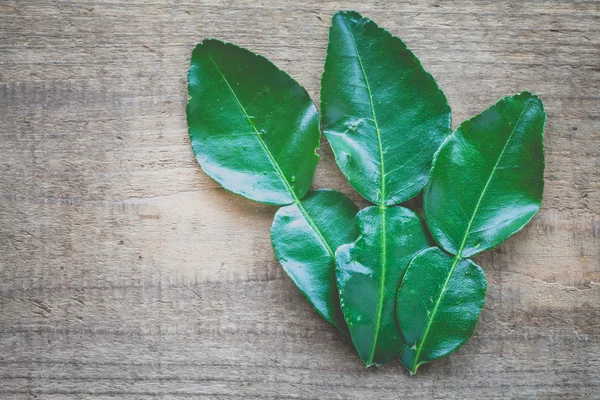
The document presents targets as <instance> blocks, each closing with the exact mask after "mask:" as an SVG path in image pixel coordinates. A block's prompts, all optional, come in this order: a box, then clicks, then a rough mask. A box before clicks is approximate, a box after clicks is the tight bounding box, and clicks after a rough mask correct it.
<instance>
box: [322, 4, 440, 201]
mask: <svg viewBox="0 0 600 400" xmlns="http://www.w3.org/2000/svg"><path fill="white" fill-rule="evenodd" d="M321 86H322V89H321V112H322V114H323V115H322V124H323V130H324V133H325V135H326V136H327V139H328V140H329V143H330V144H331V147H332V149H333V152H334V154H335V159H336V162H337V164H338V166H339V167H340V169H341V170H342V172H343V173H344V175H345V176H346V178H348V180H349V181H350V184H351V185H352V186H353V187H354V188H355V189H356V191H357V192H358V193H360V194H361V195H362V196H363V197H364V198H366V199H367V200H369V201H370V202H372V203H375V204H379V205H387V206H391V205H394V204H398V203H400V202H402V201H405V200H408V199H410V198H411V197H414V196H416V195H417V194H418V193H419V192H420V191H421V190H422V189H423V187H424V186H425V183H426V182H427V177H428V174H429V170H430V169H431V161H432V158H433V154H434V153H435V151H436V150H437V149H438V147H439V145H440V143H442V141H443V140H444V138H445V137H447V136H448V135H449V134H450V132H451V130H450V107H449V106H448V103H447V101H446V97H445V96H444V94H443V93H442V91H441V90H440V89H439V88H438V86H437V84H436V82H435V80H434V79H433V77H432V76H431V75H429V74H428V73H427V72H425V70H424V69H423V67H422V66H421V64H420V63H419V60H418V59H417V58H416V57H415V56H414V54H413V53H412V52H411V51H410V50H408V49H407V47H406V45H405V44H404V43H403V42H402V41H401V40H400V39H399V38H397V37H394V36H392V35H391V34H390V33H389V32H388V31H386V30H384V29H382V28H379V27H378V26H377V25H376V24H375V23H374V22H373V21H371V20H369V19H367V18H363V17H361V16H360V14H358V13H356V12H353V11H347V12H339V13H337V14H335V15H334V17H333V21H332V25H331V28H330V30H329V45H328V47H327V58H326V60H325V72H324V73H323V79H322V81H321Z"/></svg>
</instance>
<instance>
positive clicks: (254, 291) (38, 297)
mask: <svg viewBox="0 0 600 400" xmlns="http://www.w3.org/2000/svg"><path fill="white" fill-rule="evenodd" d="M340 7H345V8H352V9H357V10H358V11H361V12H363V13H364V14H365V15H367V16H369V17H371V18H373V19H375V20H377V22H378V23H379V24H381V25H382V26H384V27H386V28H388V29H389V30H391V31H392V32H393V33H394V34H396V35H399V36H400V37H402V38H403V39H404V40H405V41H406V43H407V44H408V45H409V46H410V47H411V48H412V49H413V50H414V52H415V53H416V54H417V56H418V57H419V58H420V59H421V60H422V61H423V64H424V66H425V67H426V69H428V70H429V71H430V72H431V73H433V74H434V76H435V77H436V79H437V80H438V82H439V84H440V86H441V87H442V88H443V89H444V91H445V93H446V94H447V97H448V100H449V102H450V105H451V107H452V109H453V112H454V123H453V125H454V126H456V125H458V123H459V122H460V121H461V120H463V119H465V118H467V117H468V116H470V115H472V114H474V113H477V112H479V111H481V110H482V109H483V108H485V107H487V106H488V105H489V104H492V103H494V102H495V101H496V100H497V99H498V98H500V97H502V96H504V95H507V94H510V93H513V92H518V91H522V90H526V89H527V90H531V91H533V92H536V93H538V94H539V95H540V96H541V97H542V99H543V100H544V101H545V104H546V108H547V112H548V122H547V127H546V153H547V169H546V192H545V199H544V204H543V207H542V211H541V212H540V214H539V215H538V216H537V217H536V218H535V219H534V221H533V223H532V224H531V225H530V226H529V227H527V228H526V229H525V230H524V231H523V232H521V233H519V234H518V235H517V236H515V237H514V238H512V239H510V240H509V241H507V242H506V243H504V244H502V245H501V246H500V247H499V248H498V249H496V250H495V251H493V252H489V253H487V254H484V255H483V256H480V257H478V260H477V261H478V263H479V264H480V265H482V266H483V268H484V270H485V272H486V274H487V276H488V280H489V292H488V300H487V303H486V306H485V308H484V311H483V313H482V319H481V321H480V323H479V324H478V327H477V330H476V334H475V336H474V337H473V339H471V341H469V342H468V344H467V345H465V347H463V348H462V349H460V350H459V351H458V352H457V353H455V354H453V355H452V356H450V357H449V358H447V359H444V360H443V361H439V362H436V363H434V364H431V365H427V366H424V367H422V370H421V371H420V374H419V375H418V376H416V377H413V378H409V377H408V375H407V374H406V373H405V371H404V370H403V368H402V367H401V366H400V365H399V363H398V362H392V363H390V364H389V365H386V366H385V367H384V368H381V369H379V370H376V369H373V370H364V369H363V368H362V365H361V362H360V360H359V358H358V357H357V356H356V355H355V354H354V353H353V350H352V348H351V344H350V343H348V342H347V341H345V340H344V339H342V338H341V337H340V335H339V334H338V333H337V332H335V330H334V329H333V328H331V327H329V326H328V325H327V324H326V323H325V322H323V321H322V320H321V319H320V318H319V317H318V316H317V314H316V313H315V312H314V311H313V310H312V309H311V308H310V307H309V306H308V305H307V304H306V302H305V301H304V299H303V298H302V296H301V295H300V294H299V293H297V291H296V290H295V289H294V287H293V285H292V284H291V282H290V281H289V279H288V278H287V277H285V275H284V274H283V273H282V271H281V269H280V267H279V266H278V264H277V262H276V261H275V259H274V257H273V253H272V250H271V245H270V242H269V235H268V233H269V227H270V224H271V219H272V216H273V214H274V212H275V208H273V207H267V206H261V205H257V204H254V203H251V202H249V201H246V200H244V199H242V198H240V197H237V196H235V195H232V194H230V193H226V192H225V191H224V190H222V189H220V188H219V187H218V185H216V184H215V183H214V182H212V181H211V180H209V179H208V178H207V177H206V176H205V175H204V174H203V173H202V172H201V171H200V169H199V168H198V167H197V165H196V163H195V161H194V158H193V155H192V152H191V149H190V146H189V140H188V138H187V128H186V122H185V103H186V101H187V93H186V78H185V76H186V75H185V74H186V70H187V67H188V60H189V55H190V53H191V50H192V48H193V47H194V45H195V44H196V43H197V42H199V41H200V40H202V39H203V38H204V37H217V38H220V39H222V40H226V41H232V42H235V43H237V44H239V45H242V46H246V47H248V48H250V49H252V50H254V51H256V52H259V53H261V54H263V55H265V56H267V57H269V58H270V59H272V60H273V61H274V62H275V63H276V64H277V65H278V66H280V67H281V68H283V69H285V70H286V71H288V72H289V73H290V74H291V75H292V76H293V77H295V78H296V79H297V80H298V81H299V82H300V83H301V84H302V85H304V86H305V87H306V88H307V89H308V91H309V93H310V94H311V96H312V97H313V99H315V100H317V101H318V91H319V81H320V74H321V71H322V65H323V60H324V57H325V47H326V43H327V28H328V25H329V19H330V17H331V15H332V14H333V13H334V12H335V11H337V10H338V9H339V8H340ZM599 8H600V7H599V3H598V2H597V1H587V2H586V1H580V2H571V1H535V2H519V1H494V2H479V1H460V2H458V1H457V2H442V3H438V2H433V1H426V2H419V1H408V2H384V1H377V2H364V1H350V2H344V3H343V4H342V3H338V2H325V3H324V2H319V1H316V0H310V1H306V2H293V1H289V0H272V1H233V0H228V1H216V0H203V1H201V2H200V3H199V4H194V3H191V2H189V3H188V2H170V1H166V0H164V1H153V2H150V1H148V2H140V3H138V4H136V5H132V4H130V3H126V2H116V1H95V2H91V1H79V0H75V1H69V2H42V1H40V2H17V1H5V2H3V3H2V4H0V33H1V35H2V36H1V37H2V40H1V41H0V135H1V140H0V171H1V173H0V397H2V398H6V399H13V398H14V399H28V398H37V399H44V400H50V399H79V398H90V399H114V398H120V399H146V398H161V399H183V398H194V399H197V398H207V399H221V398H222V399H231V398H261V399H262V398H265V399H266V398H306V399H317V398H340V399H341V398H352V399H363V398H366V397H367V396H369V397H376V396H377V397H379V398H382V399H387V398H389V399H392V398H394V399H396V398H407V399H411V398H415V399H421V398H433V397H435V398H438V397H439V398H449V399H450V398H456V399H460V398H544V399H554V398H600V287H599V285H598V282H599V281H600V162H599V157H598V154H599V153H600V96H599V95H598V93H600V68H599V65H600V10H599ZM321 155H322V160H321V163H320V164H319V167H318V171H317V177H316V180H315V187H330V188H335V189H340V190H342V191H344V192H345V193H346V194H348V195H349V196H351V197H352V198H353V199H354V200H355V201H356V202H357V203H358V204H360V205H361V206H364V205H365V204H366V203H365V202H364V201H362V200H361V199H360V198H359V197H358V196H357V195H356V193H354V192H353V191H352V189H351V188H350V187H349V186H348V184H347V183H346V182H345V181H344V179H343V177H342V175H341V174H340V173H339V172H338V170H337V168H336V167H335V163H334V161H333V158H332V154H331V151H330V149H329V147H328V145H327V144H326V143H325V142H323V146H322V149H321Z"/></svg>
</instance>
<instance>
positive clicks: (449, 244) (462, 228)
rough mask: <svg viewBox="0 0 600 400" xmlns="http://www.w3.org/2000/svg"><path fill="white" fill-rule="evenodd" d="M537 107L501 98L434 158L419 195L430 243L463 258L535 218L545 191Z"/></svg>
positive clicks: (524, 96)
mask: <svg viewBox="0 0 600 400" xmlns="http://www.w3.org/2000/svg"><path fill="white" fill-rule="evenodd" d="M545 116H546V114H545V112H544V107H543V104H542V101H541V100H540V99H539V98H538V97H537V96H534V95H532V94H531V93H528V92H524V93H521V94H517V95H514V96H509V97H505V98H503V99H502V100H500V101H499V102H498V103H496V104H495V105H493V106H492V107H490V108H488V109H487V110H485V111H484V112H483V113H481V114H479V115H477V116H475V117H473V118H471V119H470V120H468V121H465V122H463V123H462V124H461V125H460V126H459V127H458V129H457V130H456V131H455V132H454V133H453V134H452V135H451V136H449V137H448V139H447V140H446V141H445V142H444V143H443V144H442V146H441V147H440V149H439V151H438V153H437V154H436V157H435V160H434V164H433V168H432V170H431V176H430V180H429V183H428V185H427V188H426V189H425V194H424V211H425V217H426V220H427V225H428V227H429V229H430V230H431V233H432V235H433V237H434V238H435V239H436V240H437V242H438V243H439V244H440V245H441V246H442V247H443V248H444V249H445V250H447V251H448V252H450V253H452V254H458V255H459V256H461V257H470V256H472V255H474V254H477V253H479V252H482V251H484V250H486V249H489V248H492V247H495V246H497V245H498V244H500V243H501V242H502V241H504V240H506V239H507V238H508V237H510V236H511V235H512V234H513V233H515V232H517V231H519V230H520V229H521V228H523V226H525V225H526V224H527V223H528V222H529V221H530V220H531V218H533V216H534V215H535V214H536V213H537V211H538V210H539V208H540V203H541V201H542V192H543V189H544V180H543V178H544V147H543V131H544V121H545Z"/></svg>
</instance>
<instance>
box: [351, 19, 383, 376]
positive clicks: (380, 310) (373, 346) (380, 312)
mask: <svg viewBox="0 0 600 400" xmlns="http://www.w3.org/2000/svg"><path fill="white" fill-rule="evenodd" d="M342 20H343V21H344V23H345V24H346V28H347V30H348V33H349V34H350V38H351V39H352V45H353V46H354V52H355V53H356V59H357V60H358V64H359V66H360V71H361V72H362V76H363V78H364V80H365V87H366V88H367V94H368V96H369V104H370V106H371V115H372V116H373V118H372V120H373V124H374V125H375V133H376V137H377V147H378V150H379V176H380V186H379V195H380V196H381V198H380V200H379V215H380V216H381V282H380V283H379V301H378V304H377V316H376V318H375V331H374V332H373V342H372V344H371V353H370V355H369V361H368V362H367V365H371V364H373V359H374V358H375V349H376V348H377V339H378V336H379V329H380V327H381V318H382V315H383V300H384V290H385V281H386V279H385V278H386V269H387V244H386V226H385V210H386V206H385V176H386V174H385V168H384V161H383V148H382V145H381V133H380V131H379V124H378V123H377V115H376V114H375V106H374V104H373V94H372V92H371V86H370V85H369V79H368V78H367V73H366V71H365V68H364V66H363V63H362V58H361V56H360V53H359V52H358V47H357V46H356V40H355V39H354V35H353V34H352V29H351V28H350V25H349V24H348V22H347V21H346V19H345V18H343V17H342Z"/></svg>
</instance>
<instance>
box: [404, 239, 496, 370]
mask: <svg viewBox="0 0 600 400" xmlns="http://www.w3.org/2000/svg"><path fill="white" fill-rule="evenodd" d="M486 288H487V283H486V279H485V275H484V273H483V271H482V269H481V268H479V266H477V265H476V264H475V263H473V262H472V261H471V260H466V259H461V258H459V257H457V256H454V257H451V256H448V255H447V254H445V253H444V252H442V251H441V250H440V249H438V248H437V247H432V248H429V249H427V250H425V251H423V252H422V253H420V254H418V255H417V256H416V257H415V258H414V259H413V260H412V261H411V263H410V265H409V266H408V268H407V270H406V274H405V275H404V279H403V281H402V285H401V286H400V290H399V292H398V305H397V312H398V323H399V325H400V330H401V331H402V335H403V336H404V340H405V341H406V344H407V347H406V348H405V349H404V350H403V352H402V356H401V359H402V363H403V364H404V365H405V366H406V368H408V370H409V371H410V372H411V374H414V373H416V372H417V368H419V366H420V365H421V364H424V363H427V362H429V361H433V360H435V359H438V358H441V357H444V356H446V355H448V354H450V353H452V352H453V351H455V350H456V349H458V348H459V347H460V346H461V345H462V344H463V343H465V342H466V341H467V339H469V337H471V335H472V334H473V330H474V329H475V325H476V324H477V320H478V318H479V314H480V312H481V309H482V308H483V303H484V301H485V292H486Z"/></svg>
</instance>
